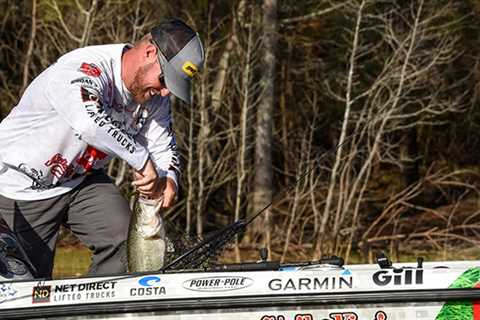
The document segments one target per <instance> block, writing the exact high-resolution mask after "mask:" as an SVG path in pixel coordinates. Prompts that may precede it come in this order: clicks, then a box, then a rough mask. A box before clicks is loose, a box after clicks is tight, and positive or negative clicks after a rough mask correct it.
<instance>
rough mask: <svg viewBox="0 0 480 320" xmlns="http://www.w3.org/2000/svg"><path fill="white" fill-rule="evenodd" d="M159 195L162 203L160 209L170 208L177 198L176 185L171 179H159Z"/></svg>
mask: <svg viewBox="0 0 480 320" xmlns="http://www.w3.org/2000/svg"><path fill="white" fill-rule="evenodd" d="M159 185H160V188H161V190H163V192H162V191H160V195H162V194H163V203H162V208H170V207H171V206H173V204H174V203H175V201H176V196H177V185H176V184H175V181H173V179H172V178H168V177H161V178H160V183H159Z"/></svg>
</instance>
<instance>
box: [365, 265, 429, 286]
mask: <svg viewBox="0 0 480 320" xmlns="http://www.w3.org/2000/svg"><path fill="white" fill-rule="evenodd" d="M373 282H374V283H375V284H376V285H377V286H380V287H384V286H387V285H389V284H393V285H394V286H401V285H412V284H423V270H413V269H389V270H381V271H377V272H375V273H374V274H373Z"/></svg>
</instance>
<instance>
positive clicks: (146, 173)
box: [132, 159, 158, 198]
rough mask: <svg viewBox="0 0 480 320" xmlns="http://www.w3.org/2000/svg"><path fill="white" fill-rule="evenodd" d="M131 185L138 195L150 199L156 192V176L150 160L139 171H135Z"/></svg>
mask: <svg viewBox="0 0 480 320" xmlns="http://www.w3.org/2000/svg"><path fill="white" fill-rule="evenodd" d="M133 178H134V181H133V182H132V184H133V185H134V186H136V187H137V191H138V192H139V193H140V195H142V196H144V197H146V198H150V197H151V196H153V194H154V192H155V191H156V190H157V181H158V174H157V170H156V169H155V166H154V164H153V162H152V160H150V159H148V160H147V162H146V163H145V165H144V166H143V168H142V169H141V170H138V171H135V173H134V177H133Z"/></svg>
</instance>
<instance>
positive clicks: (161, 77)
mask: <svg viewBox="0 0 480 320" xmlns="http://www.w3.org/2000/svg"><path fill="white" fill-rule="evenodd" d="M150 43H151V44H153V45H154V46H155V48H157V51H160V49H159V48H158V47H157V44H156V43H155V42H154V41H153V40H152V39H150ZM157 61H158V64H159V66H160V72H161V73H160V75H159V76H158V81H159V82H160V85H161V86H162V87H165V88H166V87H167V86H166V84H165V75H164V74H163V68H162V63H161V62H160V58H159V57H158V53H157Z"/></svg>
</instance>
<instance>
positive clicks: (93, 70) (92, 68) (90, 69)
mask: <svg viewBox="0 0 480 320" xmlns="http://www.w3.org/2000/svg"><path fill="white" fill-rule="evenodd" d="M79 71H80V72H83V73H85V74H86V75H88V76H92V77H99V76H100V75H101V74H102V71H101V70H100V68H99V67H97V65H96V64H94V63H87V62H84V63H82V64H81V65H80V69H79Z"/></svg>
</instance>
